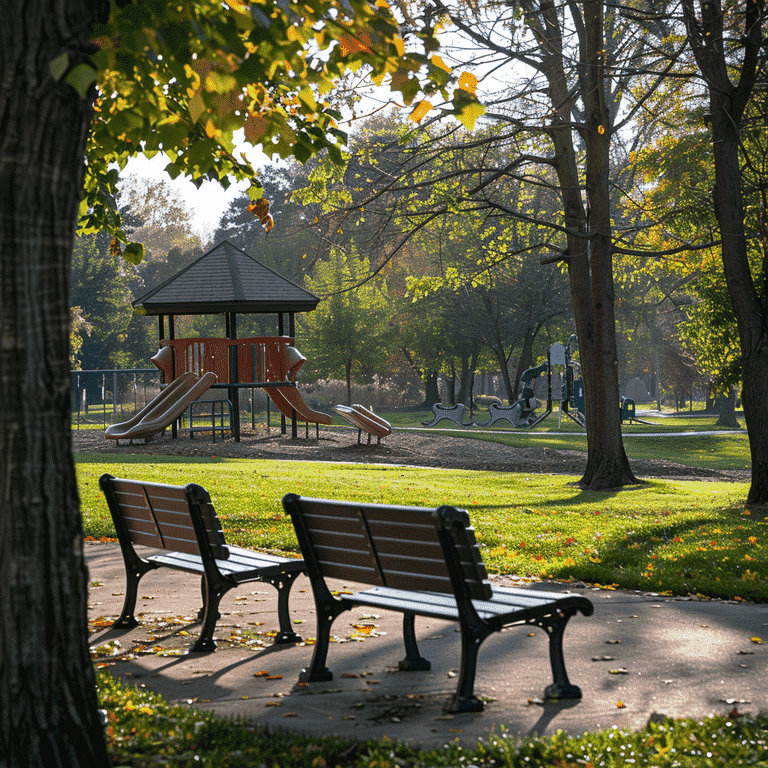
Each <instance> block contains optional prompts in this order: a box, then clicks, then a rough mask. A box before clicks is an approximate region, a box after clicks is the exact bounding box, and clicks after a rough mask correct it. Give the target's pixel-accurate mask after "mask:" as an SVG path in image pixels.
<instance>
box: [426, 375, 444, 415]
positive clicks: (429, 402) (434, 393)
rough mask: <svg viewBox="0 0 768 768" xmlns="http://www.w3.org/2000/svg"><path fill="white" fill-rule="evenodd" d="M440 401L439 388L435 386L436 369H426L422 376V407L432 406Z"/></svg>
mask: <svg viewBox="0 0 768 768" xmlns="http://www.w3.org/2000/svg"><path fill="white" fill-rule="evenodd" d="M439 402H440V390H439V389H438V386H437V371H428V372H427V373H426V375H425V376H424V408H432V406H433V405H434V404H435V403H439Z"/></svg>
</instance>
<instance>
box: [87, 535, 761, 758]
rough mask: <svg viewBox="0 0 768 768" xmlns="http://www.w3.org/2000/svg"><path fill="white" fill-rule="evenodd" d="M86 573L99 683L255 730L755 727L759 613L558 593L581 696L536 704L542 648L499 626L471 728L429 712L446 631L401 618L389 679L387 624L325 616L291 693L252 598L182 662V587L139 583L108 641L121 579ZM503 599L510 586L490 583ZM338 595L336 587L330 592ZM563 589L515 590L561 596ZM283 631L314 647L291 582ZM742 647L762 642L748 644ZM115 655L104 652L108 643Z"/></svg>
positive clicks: (304, 608) (452, 631)
mask: <svg viewBox="0 0 768 768" xmlns="http://www.w3.org/2000/svg"><path fill="white" fill-rule="evenodd" d="M85 551H86V557H87V561H88V564H89V568H90V578H91V583H92V586H91V588H90V600H89V618H90V622H91V631H92V633H93V634H92V636H91V643H92V645H93V646H94V647H99V648H100V649H101V650H100V652H99V654H100V659H99V662H98V663H100V664H105V665H108V666H109V668H110V670H111V671H112V672H113V674H115V675H117V676H119V677H121V678H123V679H125V680H127V681H131V682H133V683H135V684H136V685H141V686H146V687H147V688H149V689H151V690H153V691H157V692H158V693H160V694H162V695H163V696H164V697H165V698H166V699H167V700H168V701H171V702H189V703H191V704H193V705H194V706H195V707H199V708H201V709H207V710H213V711H215V712H217V713H220V714H222V715H242V716H244V717H248V718H250V719H252V720H253V721H254V722H256V723H259V724H262V725H265V726H267V727H271V728H278V727H279V728H289V729H294V730H297V731H302V732H306V733H312V734H317V735H330V734H335V735H342V736H347V737H350V738H353V739H354V738H357V739H364V738H382V737H384V736H385V735H386V736H387V737H389V738H390V739H399V740H403V741H408V742H411V743H412V744H414V745H418V746H423V747H429V746H439V745H442V744H445V743H447V742H448V741H452V740H455V739H459V740H460V741H461V742H462V743H463V744H465V745H466V746H473V745H475V744H476V742H477V739H478V738H479V737H484V738H485V737H486V736H488V734H489V733H490V732H491V730H492V729H494V728H496V729H497V731H498V729H499V727H501V726H503V727H504V728H505V729H506V730H507V731H508V732H509V733H510V734H514V735H524V734H533V733H538V734H551V733H553V732H554V731H555V730H557V729H563V730H565V731H567V732H570V733H573V734H579V733H582V732H584V731H593V730H598V729H603V728H607V727H611V726H618V727H620V728H630V729H637V728H641V727H643V726H644V725H645V723H646V722H647V721H648V719H649V717H650V716H651V715H652V714H653V713H663V714H665V715H669V716H672V717H704V716H707V715H709V714H710V713H722V714H725V713H728V712H731V711H732V710H733V709H734V708H736V709H737V710H738V711H739V712H753V713H757V712H758V711H761V710H763V709H765V708H766V698H767V696H768V693H767V692H768V671H767V670H766V652H767V649H768V606H766V605H751V604H737V603H730V602H723V601H699V600H683V599H672V598H664V597H658V596H653V595H642V594H630V593H625V592H613V591H608V590H598V589H593V588H590V587H585V586H581V587H578V588H575V589H574V587H573V585H571V589H573V590H574V591H578V592H580V593H583V594H585V595H586V596H587V597H588V598H589V599H590V600H592V602H593V603H594V605H595V613H594V615H593V616H591V617H583V616H581V615H580V614H579V615H577V616H576V617H574V618H573V619H572V620H571V621H570V623H569V625H568V628H567V630H566V634H565V659H566V664H567V668H568V674H569V677H570V679H571V682H573V683H576V684H577V685H579V686H580V687H581V689H582V691H583V698H582V699H581V701H578V702H566V703H562V704H556V703H544V702H542V701H541V700H540V697H541V696H542V694H543V690H544V687H545V686H546V685H547V684H548V683H549V682H551V673H550V667H549V660H548V645H547V637H546V635H545V634H544V632H543V631H542V630H539V629H537V628H531V627H515V628H512V629H508V630H505V631H504V632H502V633H497V634H496V635H494V636H493V637H491V638H489V639H488V640H486V642H485V643H484V644H483V646H482V649H481V651H480V662H479V665H478V677H477V683H476V687H475V692H476V694H478V695H481V696H483V697H485V698H486V701H487V705H486V709H485V712H483V713H481V714H469V715H455V716H447V715H444V714H443V712H442V706H443V704H444V703H445V702H446V701H447V699H448V697H449V695H450V694H451V693H452V692H453V690H455V685H456V678H455V673H456V671H457V669H458V666H459V663H460V645H459V634H458V632H457V631H456V625H454V624H451V623H444V622H439V621H435V620H427V619H417V621H416V628H417V636H418V639H419V647H420V649H421V651H422V655H423V656H425V657H426V658H428V659H429V660H430V661H431V662H432V670H431V671H430V672H398V671H396V669H397V662H398V661H399V659H401V658H402V657H403V655H404V653H403V647H402V639H401V621H402V619H401V616H400V614H393V613H386V612H381V613H380V614H376V613H374V612H371V611H366V610H364V609H360V610H357V611H352V612H350V613H347V614H343V615H342V616H340V617H339V618H338V619H337V620H336V623H335V624H334V628H333V632H334V633H335V635H336V636H337V638H338V642H336V643H334V644H332V645H331V648H330V652H329V655H328V666H329V667H330V668H331V669H332V670H333V672H334V680H333V681H331V682H329V683H311V684H309V685H303V686H302V685H298V684H297V680H298V675H299V672H300V671H301V669H302V668H303V667H304V666H306V665H308V663H309V660H310V658H311V655H312V646H311V644H299V645H288V646H273V645H271V640H270V638H269V636H268V633H269V632H270V631H274V630H276V629H277V626H278V624H277V600H276V597H275V594H276V593H275V591H274V589H273V588H272V587H271V586H269V585H268V584H246V585H243V586H242V587H241V588H240V589H235V590H232V591H231V592H230V593H229V594H228V595H227V596H226V597H225V598H224V600H223V601H222V606H221V612H222V617H221V619H220V620H219V622H218V625H217V632H216V633H215V637H216V638H217V640H218V643H219V648H218V650H217V651H215V652H214V653H210V654H187V653H186V652H185V650H186V649H187V648H188V647H189V646H190V645H191V644H192V642H193V640H194V638H195V637H196V636H197V634H198V632H199V629H200V625H199V624H197V623H195V622H196V618H195V617H196V614H197V611H198V609H199V607H200V585H199V582H198V581H197V579H196V578H194V577H191V576H189V575H187V574H182V573H179V572H175V571H169V570H167V569H161V570H160V571H155V572H153V573H150V574H148V575H147V576H145V577H144V579H143V580H142V582H141V585H140V588H139V598H140V599H139V602H138V605H137V614H141V615H140V625H139V626H138V627H137V628H135V629H132V630H129V631H124V630H120V631H117V630H113V629H111V628H110V627H109V625H110V624H111V622H112V621H114V619H115V618H116V617H117V616H118V615H119V614H120V611H121V608H122V603H123V591H124V587H125V576H124V568H123V561H122V556H121V554H120V548H119V546H118V545H117V544H86V550H85ZM499 582H500V583H502V584H506V585H512V584H515V585H518V586H519V584H520V582H518V581H514V580H513V579H512V578H511V577H505V578H502V579H500V580H499ZM345 586H352V585H346V584H339V587H345ZM567 587H568V585H560V584H553V583H542V584H533V585H529V588H531V589H536V588H542V589H547V590H562V591H566V590H567ZM291 616H292V618H293V620H294V622H295V625H294V628H295V629H296V631H297V632H298V633H299V634H300V635H302V637H304V638H305V639H307V638H312V637H314V634H315V614H314V602H313V600H312V595H311V590H310V587H309V582H308V581H307V579H305V578H303V577H301V578H300V579H299V580H298V581H297V582H296V584H295V585H294V587H293V590H292V592H291ZM752 638H761V639H764V640H765V643H764V644H761V643H758V642H756V641H754V640H752ZM116 643H119V646H118V645H116Z"/></svg>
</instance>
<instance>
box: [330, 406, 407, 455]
mask: <svg viewBox="0 0 768 768" xmlns="http://www.w3.org/2000/svg"><path fill="white" fill-rule="evenodd" d="M333 410H334V411H335V412H336V413H338V414H339V416H341V417H342V418H343V419H346V420H347V421H348V422H349V423H350V424H352V426H354V427H357V442H358V443H360V440H361V437H362V434H363V432H367V433H368V444H369V445H370V442H371V435H376V445H378V444H379V443H380V442H381V438H382V437H386V436H387V435H391V434H392V425H391V424H390V423H389V422H388V421H386V419H382V418H381V416H377V415H376V414H375V413H374V412H373V411H371V410H369V409H368V408H365V407H363V406H362V405H360V404H359V403H353V404H352V405H351V406H348V405H336V406H334V408H333Z"/></svg>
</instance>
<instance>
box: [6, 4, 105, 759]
mask: <svg viewBox="0 0 768 768" xmlns="http://www.w3.org/2000/svg"><path fill="white" fill-rule="evenodd" d="M107 9H108V7H107ZM104 10H105V7H104V4H103V3H101V2H93V1H92V0H69V2H67V3H61V2H53V0H49V1H48V2H45V1H44V0H37V1H33V0H8V2H6V3H5V4H4V6H3V11H4V18H3V22H2V24H0V62H1V64H0V66H1V67H2V69H1V70H0V190H1V191H0V196H1V197H0V290H1V291H2V302H1V303H0V323H1V327H0V341H1V343H0V439H2V455H1V456H0V459H1V460H2V461H1V462H0V493H1V494H2V502H0V504H1V506H0V584H2V589H1V590H0V764H1V765H2V766H3V768H12V767H13V768H16V767H21V766H24V767H25V768H26V767H27V766H40V767H41V768H42V767H43V766H44V767H45V768H52V767H53V766H62V767H64V766H66V768H76V767H77V766H83V768H86V767H87V768H98V767H99V766H108V765H109V758H108V755H107V751H106V744H105V739H104V732H103V728H102V726H101V724H100V722H99V718H98V711H97V696H96V686H95V677H94V671H93V666H92V664H91V661H90V658H89V653H88V643H87V586H88V581H87V578H88V576H87V569H86V566H85V562H84V558H83V545H82V527H81V517H80V508H79V498H78V492H77V485H76V480H75V470H74V461H73V456H72V446H71V436H70V389H69V295H68V284H69V266H70V258H71V252H72V244H73V238H74V228H75V222H76V220H77V213H78V206H79V200H80V192H81V186H82V176H83V158H84V156H85V139H86V136H87V133H88V127H89V123H90V119H91V104H90V101H89V100H87V99H82V98H80V96H78V94H77V93H76V91H75V90H74V89H73V88H72V87H71V86H70V85H68V84H66V83H65V82H64V81H63V80H60V81H59V82H56V81H55V80H54V78H53V77H52V75H51V71H50V63H51V62H52V61H53V60H54V59H56V58H57V57H59V56H60V55H61V54H62V53H65V52H67V53H68V54H69V64H70V66H73V65H75V64H77V63H79V62H82V61H83V60H84V59H85V58H87V55H88V50H89V38H90V29H91V27H92V24H93V22H94V20H95V19H96V16H97V14H98V13H100V12H103V11H104Z"/></svg>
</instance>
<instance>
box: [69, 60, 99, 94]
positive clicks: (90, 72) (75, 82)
mask: <svg viewBox="0 0 768 768" xmlns="http://www.w3.org/2000/svg"><path fill="white" fill-rule="evenodd" d="M97 74H98V73H97V72H96V70H95V69H94V68H93V67H92V66H91V65H90V64H78V65H77V66H76V67H73V68H72V71H71V72H70V73H69V74H68V75H67V77H66V81H67V82H68V83H69V84H70V85H71V86H72V87H73V88H74V89H75V90H76V91H77V93H78V95H79V96H80V98H81V99H84V98H85V97H86V95H87V94H88V89H89V88H90V87H91V86H92V85H93V84H94V83H95V82H96V77H97Z"/></svg>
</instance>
